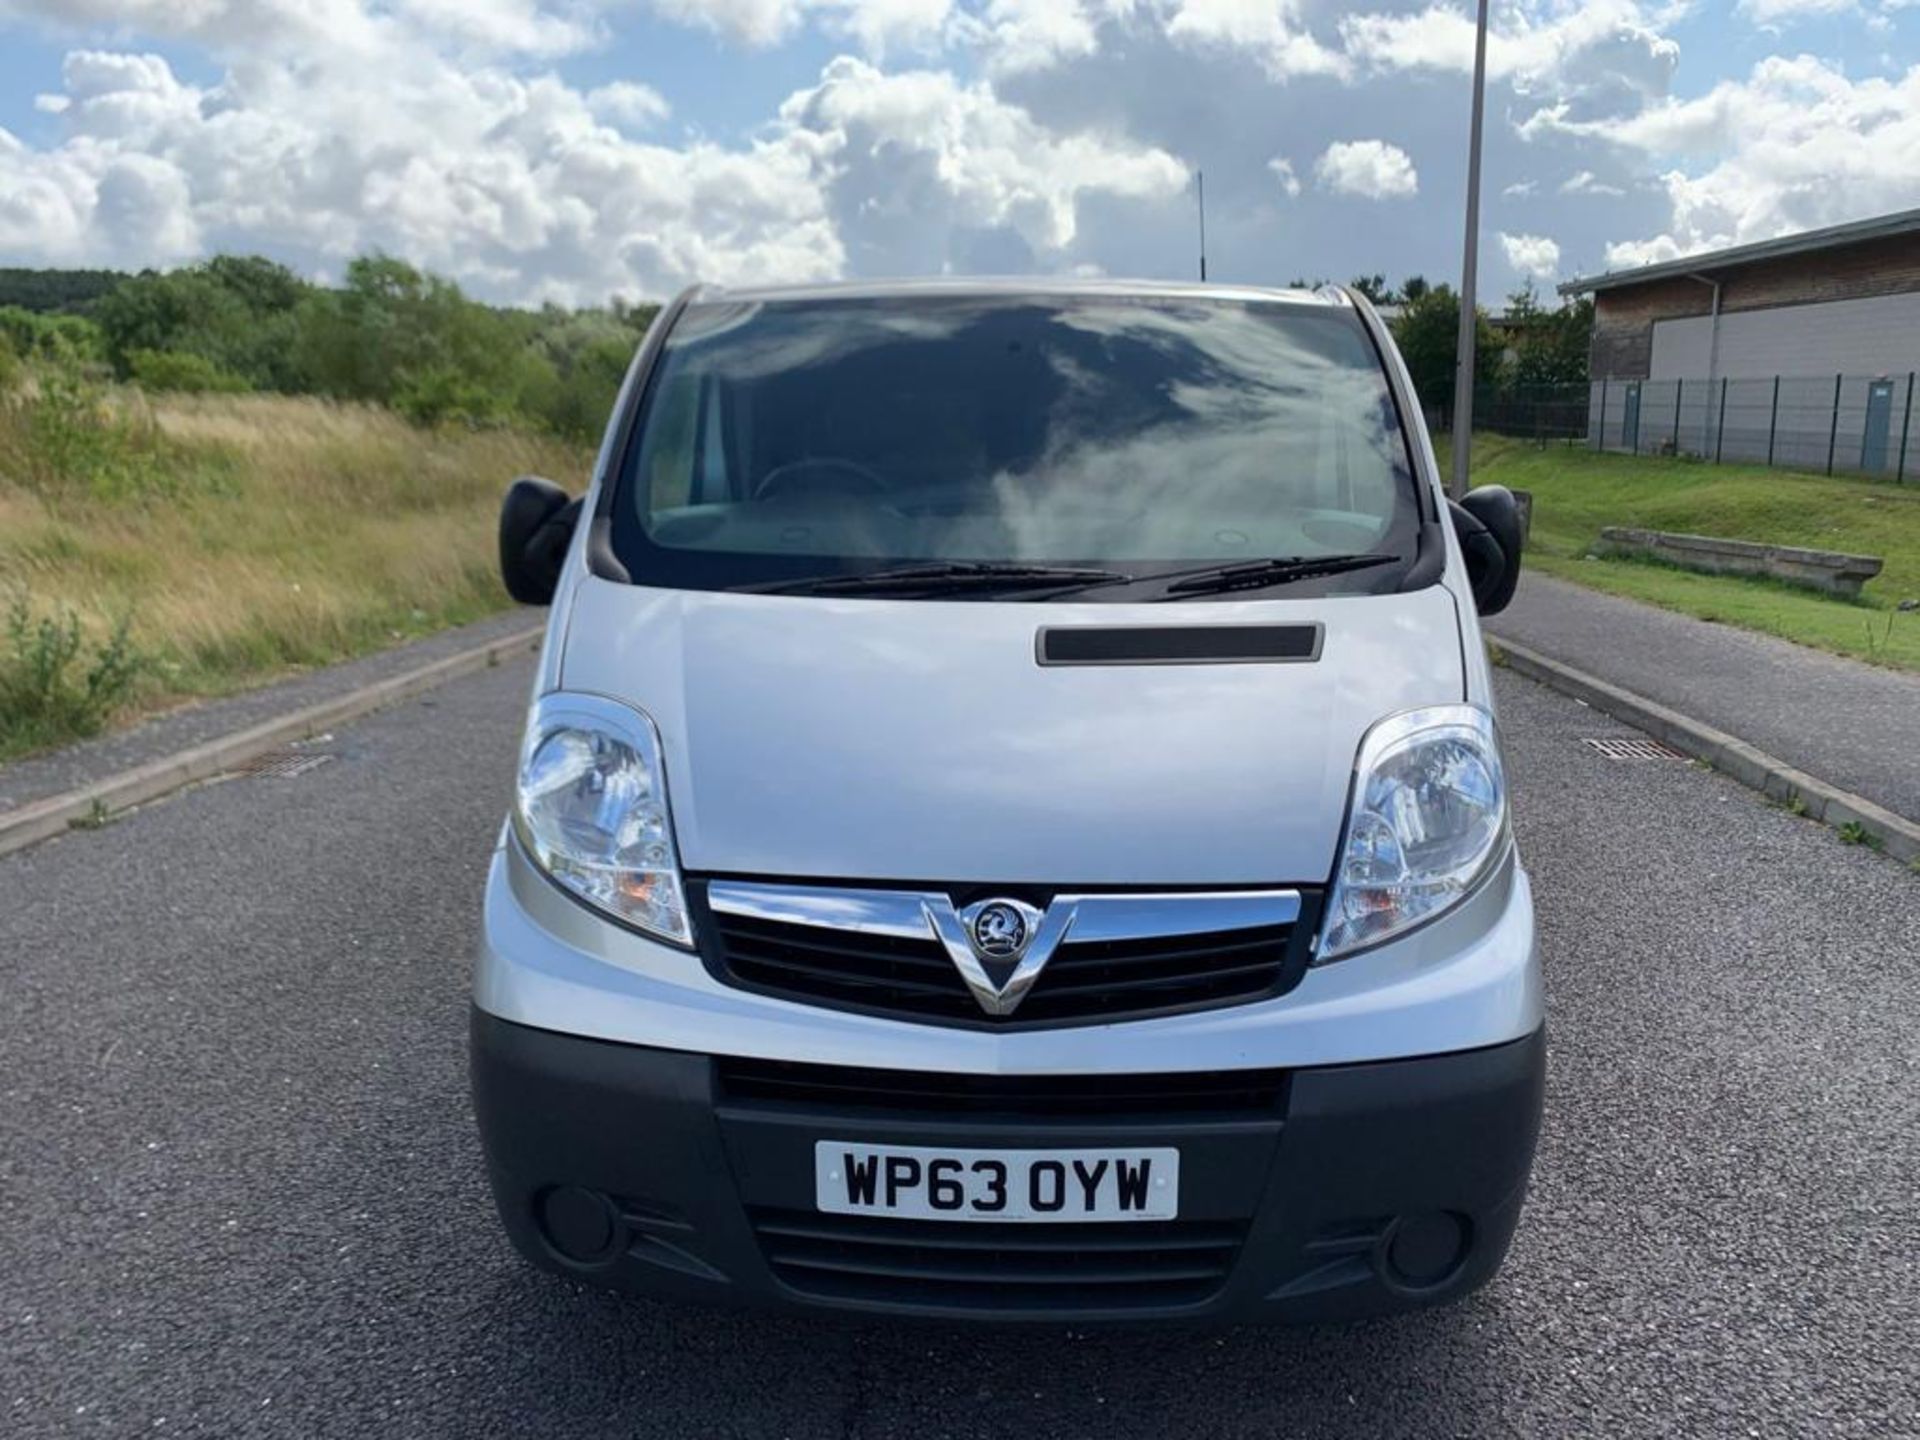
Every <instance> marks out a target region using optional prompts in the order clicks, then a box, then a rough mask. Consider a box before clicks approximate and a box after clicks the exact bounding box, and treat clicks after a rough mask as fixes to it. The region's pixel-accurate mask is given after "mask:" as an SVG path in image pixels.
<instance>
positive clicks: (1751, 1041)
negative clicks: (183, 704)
mask: <svg viewBox="0 0 1920 1440" xmlns="http://www.w3.org/2000/svg"><path fill="white" fill-rule="evenodd" d="M526 681H527V673H526V670H525V667H524V666H521V665H513V666H508V667H505V668H503V669H500V670H497V671H489V672H485V673H482V674H479V675H476V676H473V677H470V678H469V679H466V680H463V681H460V682H457V683H455V684H454V685H451V686H449V687H447V688H446V689H444V690H441V691H439V692H437V693H436V694H435V695H434V696H432V697H430V698H429V699H427V700H425V701H421V702H416V703H414V704H411V705H409V706H407V707H405V708H403V709H399V710H396V711H393V712H390V713H387V714H384V715H380V716H377V717H374V718H372V719H370V720H368V721H366V722H364V723H362V724H360V725H359V726H357V727H355V728H354V729H352V730H351V731H350V732H348V733H346V734H343V735H342V736H341V737H339V740H338V741H337V742H336V744H335V745H334V746H333V747H332V748H334V749H335V750H336V751H337V752H338V753H339V758H338V759H336V760H334V761H333V762H332V763H329V764H327V765H325V766H324V767H322V768H320V769H318V770H315V771H313V772H311V773H309V774H307V775H305V776H302V777H300V778H298V779H277V780H276V779H252V780H236V781H231V782H227V783H224V784H220V785H215V786H210V787H206V788H203V789H200V790H198V791H195V792H192V793H189V794H185V795H181V796H179V797H176V798H174V799H173V800H170V801H168V802H165V803H162V804H159V805H156V806H153V807H151V808H149V809H147V810H145V811H143V812H140V813H138V814H135V815H132V816H130V817H127V818H125V819H123V820H121V821H119V822H117V823H115V824H113V825H111V826H109V827H108V828H106V829H104V830H101V831H97V832H87V833H76V834H73V835H71V836H68V837H66V838H63V839H61V840H59V841H57V842H54V843H52V844H49V845H46V846H43V847H40V848H38V849H35V850H31V851H27V852H24V853H21V854H18V855H15V856H12V857H9V858H7V859H5V860H0V1002H4V1003H3V1004H0V1434H4V1435H7V1436H9V1437H17V1440H26V1437H38V1436H49V1435H61V1436H64V1435H78V1436H91V1435H112V1436H132V1435H143V1436H144V1435H169V1434H171V1435H182V1434H185V1435H218V1436H223V1437H229V1436H231V1437H239V1436H254V1435H261V1436H265V1435H275V1436H300V1437H331V1436H379V1437H383V1440H385V1437H401V1436H413V1435H449V1436H475V1435H543V1436H544V1435H553V1436H565V1437H568V1440H576V1437H589V1436H602V1435H660V1436H676V1437H677V1436H721V1435H724V1436H752V1437H761V1436H768V1437H771V1436H836V1437H837V1436H848V1437H852V1436H860V1437H892V1436H910V1437H915V1440H924V1437H935V1436H944V1435H963V1436H985V1435H1008V1436H1013V1435H1019V1436H1045V1437H1068V1436H1078V1435H1089V1436H1099V1437H1101V1440H1120V1437H1126V1436H1133V1435H1141V1436H1146V1435H1152V1436H1167V1435H1175V1436H1185V1435H1209V1436H1210V1435H1246V1436H1254V1435H1260V1436H1279V1435H1285V1436H1289V1437H1309V1436H1356V1437H1361V1436H1364V1437H1368V1440H1379V1437H1384V1436H1396V1435H1421V1436H1425V1435H1543V1434H1554V1435H1570V1434H1592V1435H1606V1436H1621V1435H1646V1434H1671V1435H1685V1436H1706V1435H1716V1436H1717V1435H1738V1436H1745V1435H1784V1434H1792V1435H1895V1434H1901V1435H1913V1434H1916V1433H1920V1324H1916V1321H1920V1259H1917V1258H1916V1257H1917V1256H1920V1184H1917V1182H1916V1178H1915V1177H1916V1176H1917V1175H1920V1104H1916V1102H1917V1101H1920V1073H1916V1072H1917V1070H1920V1065H1917V1064H1916V1061H1917V1060H1920V998H1916V997H1917V996H1920V973H1917V972H1920V877H1916V876H1914V875H1911V874H1909V873H1907V872H1906V871H1905V870H1904V869H1902V868H1901V867H1899V866H1897V865H1895V864H1893V863H1892V862H1890V861H1887V860H1885V859H1882V858H1880V857H1878V856H1875V855H1873V854H1871V853H1868V852H1866V851H1864V850H1861V849H1858V848H1849V847H1846V846H1844V845H1842V844H1841V843H1840V842H1839V841H1838V840H1837V839H1836V838H1835V837H1834V836H1833V835H1832V834H1831V833H1830V832H1828V831H1826V830H1823V829H1821V828H1819V827H1817V826H1815V825H1812V824H1810V823H1808V822H1806V821H1802V820H1796V819H1794V818H1793V817H1791V816H1789V815H1787V814H1786V813H1784V812H1782V811H1778V810H1771V809H1768V808H1766V807H1765V806H1764V805H1763V804H1762V803H1761V802H1760V801H1759V800H1758V799H1757V798H1756V797H1754V796H1753V795H1752V794H1750V793H1749V792H1747V791H1745V790H1742V789H1740V788H1738V787H1736V786H1735V785H1733V784H1732V783H1731V782H1729V781H1726V780H1725V779H1723V778H1721V777H1719V776H1715V775H1713V774H1710V773H1707V772H1704V771H1701V770H1698V769H1694V768H1691V767H1689V766H1686V765H1683V764H1680V763H1676V762H1642V763H1639V764H1623V763H1619V762H1610V761H1607V760H1604V759H1601V758H1599V757H1598V756H1596V755H1593V754H1591V753H1589V752H1588V751H1587V750H1586V748H1585V747H1583V746H1582V745H1581V744H1580V743H1579V739H1580V737H1582V736H1587V735H1600V734H1607V733H1612V732H1613V730H1614V729H1615V727H1613V726H1611V725H1610V724H1609V723H1608V722H1605V721H1603V720H1602V719H1600V718H1599V717H1597V716H1595V715H1594V714H1593V713H1592V712H1590V711H1587V710H1584V709H1582V708H1581V707H1579V706H1577V705H1575V704H1573V703H1572V702H1570V701H1567V700H1564V699H1561V698H1559V697H1557V696H1554V695H1551V694H1549V693H1548V692H1546V691H1544V690H1540V689H1537V688H1535V687H1533V686H1532V685H1530V684H1528V683H1527V682H1525V681H1522V680H1517V679H1514V678H1511V677H1503V678H1502V682H1501V683H1502V701H1503V705H1504V722H1505V730H1506V736H1507V744H1508V763H1509V768H1510V770H1511V771H1512V773H1513V776H1514V784H1515V787H1516V791H1517V794H1518V797H1519V804H1518V814H1519V826H1520V833H1521V839H1522V844H1523V848H1524V853H1525V855H1526V858H1527V861H1528V863H1529V864H1530V865H1531V866H1532V868H1533V871H1534V876H1535V882H1536V888H1537V894H1538V897H1539V905H1540V920H1541V926H1542V932H1543V937H1544V942H1545V947H1546V948H1545V953H1546V964H1547V968H1548V978H1549V985H1550V995H1551V1000H1550V1008H1551V1015H1552V1031H1551V1034H1552V1078H1551V1083H1550V1092H1549V1097H1548V1115H1547V1124H1546V1131H1545V1134H1544V1137H1543V1142H1542V1148H1541V1152H1540V1157H1539V1163H1538V1168H1537V1170H1536V1176H1535V1188H1534V1193H1533V1196H1532V1199H1531V1201H1530V1203H1529V1209H1528V1212H1527V1216H1526V1219H1525V1220H1524V1222H1523V1225H1522V1230H1521V1234H1520V1237H1519V1239H1518V1241H1517V1243H1516V1247H1515V1249H1514V1252H1513V1254H1512V1257H1511V1260H1510V1262H1509V1264H1508V1268H1507V1269H1506V1271H1505V1272H1504V1274H1503V1275H1502V1277H1501V1278H1500V1279H1499V1281H1497V1282H1496V1284H1495V1285H1494V1286H1493V1287H1491V1288H1490V1289H1488V1290H1486V1291H1483V1292H1481V1293H1480V1294H1479V1295H1477V1296H1475V1297H1474V1298H1472V1299H1471V1300H1469V1301H1467V1302H1465V1303H1463V1304H1461V1305H1459V1306H1457V1307H1454V1308H1452V1309H1449V1310H1444V1311H1438V1312H1430V1313H1426V1314H1420V1315H1415V1316H1409V1317H1400V1318H1396V1319H1393V1320H1389V1321H1381V1322H1375V1323H1370V1324H1366V1325H1358V1326H1350V1327H1340V1328H1326V1329H1318V1330H1299V1331H1292V1330H1239V1331H1231V1332H1225V1333H1211V1334H1209V1333H1140V1332H1136V1333H1093V1334H1087V1333H1067V1332H1059V1331H1035V1330H1019V1331H1011V1332H1009V1331H991V1330H988V1331H962V1330H953V1329H946V1328H932V1327H924V1326H909V1325H873V1324H853V1323H841V1322H836V1321H832V1320H821V1319H805V1320H792V1319H768V1318H764V1317H740V1316H733V1315H726V1314H717V1313H710V1312H706V1311H689V1310H675V1309H669V1308H662V1307H658V1306H653V1305H649V1304H644V1303H639V1302H635V1301H626V1300H620V1299H615V1298H610V1297H607V1296H603V1295H600V1294H597V1293H593V1292H589V1291H585V1290H581V1289H578V1288H576V1287H574V1286H572V1285H571V1284H568V1283H566V1282H562V1281H559V1280H556V1279H551V1278H548V1277H545V1276H541V1275H537V1274H534V1273H532V1272H531V1271H528V1270H526V1269H524V1268H522V1266H521V1265H520V1264H519V1263H518V1262H517V1261H516V1260H515V1259H514V1258H513V1256H512V1254H511V1253H510V1252H509V1250H508V1248H507V1246H506V1244H505V1242H504V1241H503V1239H502V1238H501V1236H500V1234H499V1232H498V1230H497V1228H496V1225H495V1222H494V1218H493V1215H492V1213H491V1208H490V1202H489V1200H488V1198H487V1195H486V1192H485V1188H484V1184H483V1181H482V1178H481V1174H480V1167H479V1160H478V1155H477V1150H476V1144H475V1140H474V1136H473V1132H472V1128H471V1122H470V1117H469V1113H468V1106H467V1098H466V1085H465V1075H464V1064H465V1006H466V996H465V987H466V958H465V957H466V952H467V947H468V941H469V937H470V935H471V933H472V931H473V927H474V921H475V908H476V902H477V898H478V895H479V887H480V880H481V872H482V867H483V864H484V861H485V858H486V855H487V852H488V848H489V845H490V843H491V840H492V838H493V835H494V832H495V828H496V826H497V825H498V824H499V819H500V814H501V807H502V804H503V801H504V793H505V781H506V778H507V767H508V764H509V760H510V757H511V753H512V750H513V745H514V730H515V727H516V725H517V724H518V721H519V717H520V714H521V707H522V701H523V697H524V693H525V692H524V687H525V684H526Z"/></svg>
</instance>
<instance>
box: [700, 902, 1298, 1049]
mask: <svg viewBox="0 0 1920 1440" xmlns="http://www.w3.org/2000/svg"><path fill="white" fill-rule="evenodd" d="M1303 898H1305V899H1306V901H1307V902H1308V903H1307V905H1306V908H1305V910H1304V911H1303V913H1302V915H1301V918H1300V920H1299V921H1297V922H1296V923H1295V924H1292V925H1270V926H1262V927H1259V928H1254V929H1240V930H1223V931H1217V932H1212V933H1203V934H1187V935H1173V936H1159V937H1154V938H1150V939H1128V940H1083V941H1076V940H1074V939H1073V938H1072V935H1071V933H1069V935H1068V938H1067V939H1066V940H1065V941H1064V942H1063V943H1062V944H1061V945H1060V948H1059V949H1058V950H1057V951H1056V952H1055V953H1054V955H1053V957H1052V959H1051V960H1049V961H1048V963H1047V967H1046V969H1045V970H1043V971H1042V972H1041V974H1040V978H1039V979H1038V980H1037V981H1036V982H1035V983H1034V986H1033V988H1032V990H1030V991H1029V992H1028V993H1027V996H1026V998H1025V999H1024V1000H1023V1001H1022V1002H1021V1004H1020V1007H1019V1009H1018V1010H1017V1011H1016V1012H1015V1013H1014V1014H1013V1015H1010V1016H991V1015H988V1014H986V1013H985V1012H984V1011H983V1010H982V1009H981V1007H980V1005H979V1003H978V1002H977V1001H976V1000H975V999H974V997H973V995H972V994H971V993H970V992H969V991H968V989H967V987H966V984H965V982H964V981H963V980H962V979H961V978H960V974H959V972H958V971H957V970H956V969H955V968H954V965H953V962H952V960H950V959H949V958H948V956H947V953H946V951H945V949H944V948H943V947H942V946H941V944H940V942H939V941H937V940H936V939H934V938H933V937H932V936H931V935H928V936H927V937H926V938H924V939H921V938H918V937H913V938H908V937H905V936H900V935H886V934H874V933H871V932H867V931H861V930H853V929H846V930H841V929H832V928H828V927H826V926H821V925H810V924H804V923H797V922H791V921H786V920H775V919H766V918H762V917H759V916H748V915H740V914H734V913H728V912H720V911H709V912H708V913H707V914H706V915H705V916H704V917H702V926H701V929H702V933H703V934H705V935H706V936H707V937H708V949H707V962H708V965H709V967H710V968H711V969H712V970H713V971H714V973H715V975H716V976H717V977H718V978H719V979H721V980H723V981H724V982H726V983H727V984H730V985H737V986H740V987H742V988H744V989H748V990H755V991H759V992H761V993H763V994H770V995H778V996H781V997H784V998H787V999H793V1000H800V1001H803V1002H806V1003H809V1004H815V1005H827V1006H834V1007H839V1008H843V1009H853V1010H861V1011H865V1012H869V1013H877V1014H884V1015H890V1016H897V1017H899V1018H901V1019H907V1020H921V1021H930V1022H933V1023H946V1024H961V1025H978V1026H983V1027H989V1028H995V1029H1007V1028H1020V1027H1021V1026H1032V1025H1050V1024H1051V1025H1059V1024H1074V1023H1083V1024H1084V1023H1099V1022H1106V1021H1113V1020H1128V1019H1144V1018H1147V1017H1150V1016H1154V1015H1166V1014H1174V1013H1178V1012H1181V1011H1188V1010H1200V1009H1210V1008H1214V1007H1218V1006H1225V1005H1237V1004H1243V1003H1246V1002H1248V1001H1253V1000H1264V999H1267V998H1269V997H1271V996H1274V995H1278V994H1281V993H1282V992H1283V991H1285V990H1286V989H1287V987H1288V986H1290V985H1291V984H1292V983H1293V982H1294V981H1295V980H1297V979H1298V977H1299V974H1300V972H1301V970H1302V969H1303V968H1304V966H1305V962H1306V955H1305V952H1304V945H1305V942H1306V940H1307V938H1308V937H1310V936H1311V934H1312V932H1313V926H1314V922H1315V920H1316V919H1317V911H1318V900H1317V896H1306V897H1303Z"/></svg>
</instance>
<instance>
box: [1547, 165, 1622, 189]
mask: <svg viewBox="0 0 1920 1440" xmlns="http://www.w3.org/2000/svg"><path fill="white" fill-rule="evenodd" d="M1560 193H1561V194H1562V195H1624V194H1626V193H1627V192H1626V191H1624V190H1622V189H1621V188H1620V187H1619V186H1618V185H1609V184H1607V183H1606V182H1605V181H1603V180H1600V179H1598V178H1597V177H1596V176H1595V175H1594V173H1593V172H1592V171H1591V170H1576V171H1575V172H1574V173H1573V174H1571V175H1569V176H1568V177H1567V178H1566V179H1565V180H1562V181H1561V182H1560Z"/></svg>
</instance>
